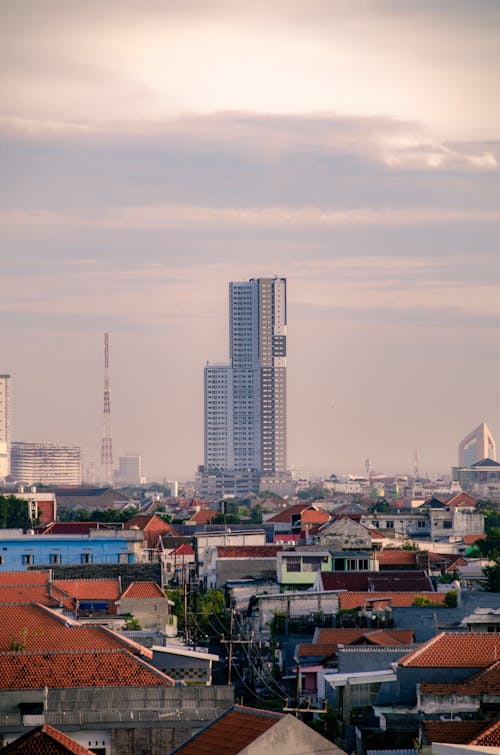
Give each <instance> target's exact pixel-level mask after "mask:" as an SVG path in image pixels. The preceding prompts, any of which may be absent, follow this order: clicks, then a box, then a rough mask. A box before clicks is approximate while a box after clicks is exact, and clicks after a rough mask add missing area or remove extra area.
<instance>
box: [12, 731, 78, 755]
mask: <svg viewBox="0 0 500 755" xmlns="http://www.w3.org/2000/svg"><path fill="white" fill-rule="evenodd" d="M2 752H3V753H6V755H7V754H8V753H18V754H19V755H42V754H43V755H65V753H69V755H91V750H87V748H86V747H83V745H81V744H78V742H75V740H74V739H71V737H68V736H67V734H63V733H62V731H59V730H58V729H54V727H53V726H50V725H49V724H44V725H43V726H37V727H36V728H35V729H30V731H28V732H26V734H23V735H22V736H21V737H19V738H18V739H15V740H14V741H13V742H11V743H10V744H8V745H5V746H4V747H2Z"/></svg>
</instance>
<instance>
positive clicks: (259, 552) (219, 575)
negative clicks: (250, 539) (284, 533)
mask: <svg viewBox="0 0 500 755" xmlns="http://www.w3.org/2000/svg"><path fill="white" fill-rule="evenodd" d="M282 549H283V546H281V545H268V544H266V545H216V546H213V547H212V548H208V549H207V550H206V551H205V571H206V575H207V588H208V589H211V588H213V587H224V585H225V584H226V582H227V580H229V579H241V578H243V579H245V578H246V579H258V580H276V569H277V556H278V553H280V552H281V551H282Z"/></svg>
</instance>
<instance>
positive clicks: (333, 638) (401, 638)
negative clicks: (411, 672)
mask: <svg viewBox="0 0 500 755" xmlns="http://www.w3.org/2000/svg"><path fill="white" fill-rule="evenodd" d="M341 632H345V633H346V635H345V636H346V637H349V636H350V635H349V633H350V632H357V635H358V636H357V637H356V638H355V639H360V638H361V637H366V638H367V639H369V640H370V642H374V643H375V644H376V645H411V643H412V642H413V640H414V636H415V631H414V630H413V629H320V630H319V631H318V634H317V635H316V639H317V641H318V642H336V643H339V644H340V643H344V644H349V643H350V642H352V640H349V641H348V642H346V640H345V639H342V634H339V633H341Z"/></svg>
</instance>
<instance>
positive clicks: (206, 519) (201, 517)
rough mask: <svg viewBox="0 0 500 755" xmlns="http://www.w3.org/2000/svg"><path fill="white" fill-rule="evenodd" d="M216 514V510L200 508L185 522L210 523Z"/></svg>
mask: <svg viewBox="0 0 500 755" xmlns="http://www.w3.org/2000/svg"><path fill="white" fill-rule="evenodd" d="M217 514H218V512H217V511H211V510H209V509H202V510H201V511H197V512H196V514H193V516H192V517H191V518H190V519H188V520H187V522H186V524H210V522H211V521H212V519H213V518H214V517H215V516H217Z"/></svg>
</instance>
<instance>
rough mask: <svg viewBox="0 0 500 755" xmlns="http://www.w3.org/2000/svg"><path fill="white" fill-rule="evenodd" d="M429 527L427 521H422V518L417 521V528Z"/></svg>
mask: <svg viewBox="0 0 500 755" xmlns="http://www.w3.org/2000/svg"><path fill="white" fill-rule="evenodd" d="M426 527H427V522H422V520H420V521H418V522H417V529H419V530H423V529H425V528H426Z"/></svg>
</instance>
